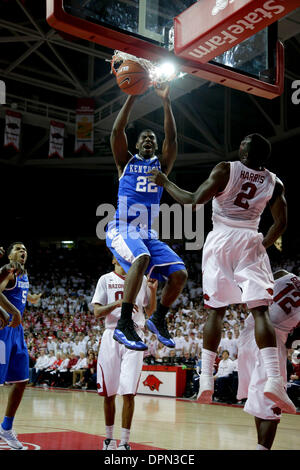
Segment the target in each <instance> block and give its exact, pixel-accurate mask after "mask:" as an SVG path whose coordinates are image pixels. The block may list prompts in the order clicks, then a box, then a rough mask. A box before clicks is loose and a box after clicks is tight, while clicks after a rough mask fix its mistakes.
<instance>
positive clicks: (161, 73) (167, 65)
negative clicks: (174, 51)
mask: <svg viewBox="0 0 300 470" xmlns="http://www.w3.org/2000/svg"><path fill="white" fill-rule="evenodd" d="M184 75H186V74H185V73H182V72H180V71H179V70H178V69H177V67H176V65H175V64H174V63H172V62H164V63H162V64H161V65H157V66H155V69H154V71H152V73H151V79H152V80H153V82H154V83H164V82H171V81H172V80H174V79H175V78H181V77H183V76H184Z"/></svg>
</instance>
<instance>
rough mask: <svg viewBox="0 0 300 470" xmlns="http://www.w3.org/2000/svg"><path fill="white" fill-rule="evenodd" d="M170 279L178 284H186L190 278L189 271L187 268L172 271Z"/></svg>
mask: <svg viewBox="0 0 300 470" xmlns="http://www.w3.org/2000/svg"><path fill="white" fill-rule="evenodd" d="M169 279H170V280H172V281H173V282H175V283H176V284H177V285H178V286H184V285H185V283H186V281H187V279H188V273H187V271H186V269H181V270H180V271H175V272H174V273H172V274H171V275H170V277H169Z"/></svg>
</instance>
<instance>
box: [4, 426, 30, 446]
mask: <svg viewBox="0 0 300 470" xmlns="http://www.w3.org/2000/svg"><path fill="white" fill-rule="evenodd" d="M0 439H2V440H3V441H5V442H6V444H7V445H9V447H11V448H12V449H14V450H22V449H23V448H24V446H23V444H21V442H20V441H18V439H17V435H16V433H15V431H14V430H13V429H9V430H8V431H6V430H5V429H3V428H2V426H0Z"/></svg>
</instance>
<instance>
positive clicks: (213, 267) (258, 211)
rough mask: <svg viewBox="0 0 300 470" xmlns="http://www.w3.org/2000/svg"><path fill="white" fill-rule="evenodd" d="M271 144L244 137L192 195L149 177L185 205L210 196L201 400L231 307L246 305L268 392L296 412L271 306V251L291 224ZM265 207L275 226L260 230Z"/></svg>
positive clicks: (209, 390)
mask: <svg viewBox="0 0 300 470" xmlns="http://www.w3.org/2000/svg"><path fill="white" fill-rule="evenodd" d="M271 150H272V148H271V144H270V142H269V141H268V140H267V139H265V138H264V137H263V136H262V135H260V134H250V135H248V136H246V137H245V138H244V139H243V140H242V142H241V145H240V149H239V161H234V162H220V163H218V164H217V165H216V166H215V167H214V168H213V170H212V171H211V173H210V175H209V177H208V178H207V179H206V180H205V181H204V182H203V183H202V184H201V185H200V186H199V187H198V189H197V190H196V191H195V192H193V193H192V192H189V191H185V190H183V189H181V188H179V187H178V186H176V185H175V184H174V183H172V182H171V181H169V179H168V178H167V176H166V175H164V174H162V172H160V171H158V170H157V169H153V170H152V171H151V173H152V176H150V177H149V180H150V182H154V183H155V184H157V185H159V186H163V187H164V188H165V190H166V191H167V192H168V193H169V194H170V195H171V196H172V197H173V198H174V199H175V200H176V201H178V202H180V203H181V204H192V205H193V206H195V205H196V204H206V203H207V202H209V201H210V200H212V221H213V230H211V232H210V233H209V234H208V235H207V237H206V241H205V244H204V246H203V256H202V284H203V298H204V300H205V304H204V306H205V307H206V308H208V309H209V315H208V318H207V321H206V323H205V326H204V329H203V349H202V359H201V360H202V370H201V376H200V386H199V393H198V398H197V401H198V402H199V403H211V401H212V395H213V392H214V379H213V370H214V362H215V358H216V354H217V349H218V346H219V344H220V340H221V332H222V321H223V318H224V315H225V311H226V308H227V305H230V304H239V303H245V304H247V307H248V309H249V310H250V311H251V313H252V316H253V318H254V322H255V340H256V344H257V345H258V347H259V349H260V351H261V352H260V353H261V356H262V358H263V361H264V367H265V370H266V373H267V376H268V380H267V382H266V384H265V390H264V393H265V395H266V396H267V397H268V398H271V399H272V400H273V401H274V402H275V403H276V405H277V406H278V407H279V408H281V409H282V410H284V411H287V412H288V413H295V412H296V410H295V406H294V405H293V403H292V402H291V400H290V399H289V397H288V396H287V393H286V391H285V389H284V384H283V381H282V378H281V376H280V367H279V357H278V350H277V347H276V335H275V330H274V327H273V325H272V323H271V322H270V319H269V311H268V306H269V305H271V304H272V302H273V285H274V279H273V275H272V270H271V266H270V261H269V257H268V254H267V251H266V249H267V248H269V247H270V246H272V245H273V244H274V243H275V242H276V240H277V239H278V238H279V237H280V235H281V234H282V233H283V232H284V231H285V229H286V227H287V203H286V199H285V195H284V185H283V183H282V182H281V181H280V179H279V178H278V177H276V175H275V174H274V173H272V172H270V171H269V170H268V169H267V168H266V164H267V162H268V159H269V157H270V155H271ZM267 205H268V206H269V208H270V211H271V215H272V218H273V224H272V225H271V226H270V228H269V230H268V231H267V233H266V235H265V236H264V235H263V234H262V233H259V232H258V228H259V223H260V218H261V215H262V213H263V211H264V209H265V207H266V206H267Z"/></svg>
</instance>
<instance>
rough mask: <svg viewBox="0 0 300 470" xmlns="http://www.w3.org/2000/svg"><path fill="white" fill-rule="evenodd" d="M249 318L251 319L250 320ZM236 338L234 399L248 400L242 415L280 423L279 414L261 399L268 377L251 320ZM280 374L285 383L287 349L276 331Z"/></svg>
mask: <svg viewBox="0 0 300 470" xmlns="http://www.w3.org/2000/svg"><path fill="white" fill-rule="evenodd" d="M251 317H252V316H251ZM248 320H250V318H247V321H246V323H247V326H246V328H245V329H244V330H242V332H241V334H240V336H239V338H238V380H239V382H238V383H239V384H238V392H237V399H238V400H241V399H242V398H247V401H246V403H245V406H244V411H246V412H247V413H249V414H250V415H253V416H256V417H257V418H261V419H268V420H279V419H280V418H281V410H280V409H279V408H277V407H276V405H275V404H274V402H273V401H272V400H269V399H268V398H267V397H265V395H264V387H265V384H266V381H267V374H266V371H265V368H264V364H263V359H262V356H261V354H260V350H259V348H258V347H257V345H256V342H255V336H254V319H253V318H251V321H250V322H248ZM275 332H276V339H277V347H278V354H279V363H280V374H281V376H282V377H283V379H284V382H285V383H286V347H285V345H284V342H283V339H282V333H281V332H280V331H279V330H276V329H275Z"/></svg>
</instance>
